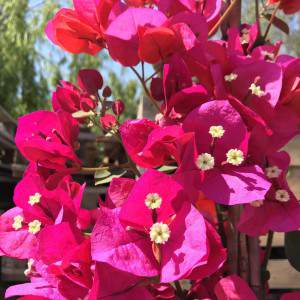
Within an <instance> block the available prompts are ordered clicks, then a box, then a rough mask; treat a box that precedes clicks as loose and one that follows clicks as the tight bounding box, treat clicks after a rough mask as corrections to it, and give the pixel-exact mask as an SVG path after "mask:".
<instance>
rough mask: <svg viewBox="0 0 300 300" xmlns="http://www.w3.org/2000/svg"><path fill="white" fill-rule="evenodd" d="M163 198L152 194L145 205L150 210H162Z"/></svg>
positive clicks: (148, 196)
mask: <svg viewBox="0 0 300 300" xmlns="http://www.w3.org/2000/svg"><path fill="white" fill-rule="evenodd" d="M161 203H162V198H161V197H160V196H159V195H158V194H157V193H150V194H148V195H147V197H146V200H145V204H146V206H147V207H148V208H150V209H156V208H160V206H161Z"/></svg>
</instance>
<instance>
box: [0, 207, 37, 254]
mask: <svg viewBox="0 0 300 300" xmlns="http://www.w3.org/2000/svg"><path fill="white" fill-rule="evenodd" d="M23 221H24V215H23V211H22V209H21V208H19V207H14V208H12V209H10V210H8V211H7V212H5V213H4V214H3V215H1V216H0V255H1V256H3V255H6V256H10V257H14V258H18V259H27V258H31V257H32V256H35V254H36V252H37V238H36V236H35V235H34V234H31V233H30V232H29V231H28V227H27V228H26V227H25V226H24V227H23ZM22 227H23V228H22Z"/></svg>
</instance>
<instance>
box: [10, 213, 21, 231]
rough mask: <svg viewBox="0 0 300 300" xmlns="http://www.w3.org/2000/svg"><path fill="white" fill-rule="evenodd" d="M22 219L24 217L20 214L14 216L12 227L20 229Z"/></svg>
mask: <svg viewBox="0 0 300 300" xmlns="http://www.w3.org/2000/svg"><path fill="white" fill-rule="evenodd" d="M23 221H24V218H23V217H22V216H20V215H18V216H15V217H14V222H13V224H12V228H13V229H14V230H19V229H21V228H22V222H23Z"/></svg>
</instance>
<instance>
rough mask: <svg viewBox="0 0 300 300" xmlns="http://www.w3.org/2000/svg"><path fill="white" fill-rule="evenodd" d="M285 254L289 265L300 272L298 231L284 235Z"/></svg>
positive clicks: (299, 237)
mask: <svg viewBox="0 0 300 300" xmlns="http://www.w3.org/2000/svg"><path fill="white" fill-rule="evenodd" d="M284 240H285V242H284V248H285V254H286V257H287V259H288V260H289V262H290V264H291V265H292V266H293V267H294V268H295V269H296V270H297V271H299V272H300V255H299V254H300V231H291V232H287V233H286V234H285V239H284Z"/></svg>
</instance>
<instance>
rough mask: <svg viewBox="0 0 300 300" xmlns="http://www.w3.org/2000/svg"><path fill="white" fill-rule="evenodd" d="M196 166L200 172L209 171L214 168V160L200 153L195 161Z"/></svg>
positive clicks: (206, 154) (207, 154) (209, 155)
mask: <svg viewBox="0 0 300 300" xmlns="http://www.w3.org/2000/svg"><path fill="white" fill-rule="evenodd" d="M196 166H197V167H198V168H199V169H200V170H202V171H207V170H211V169H212V168H213V167H214V166H215V159H214V157H213V156H212V155H211V154H209V153H202V154H200V155H199V156H198V158H197V159H196Z"/></svg>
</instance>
